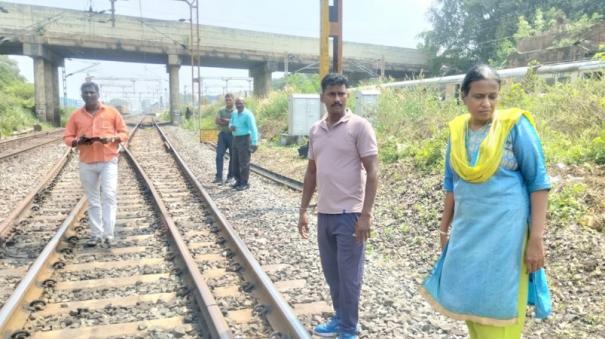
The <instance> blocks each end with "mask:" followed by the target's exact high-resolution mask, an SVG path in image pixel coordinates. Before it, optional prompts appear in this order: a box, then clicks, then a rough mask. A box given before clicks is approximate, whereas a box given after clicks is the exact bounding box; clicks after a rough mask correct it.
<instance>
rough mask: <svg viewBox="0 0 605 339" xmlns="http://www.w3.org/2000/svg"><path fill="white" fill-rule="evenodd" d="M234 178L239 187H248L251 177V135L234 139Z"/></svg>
mask: <svg viewBox="0 0 605 339" xmlns="http://www.w3.org/2000/svg"><path fill="white" fill-rule="evenodd" d="M232 149H233V168H234V172H233V174H234V176H233V177H234V178H235V180H236V181H237V183H238V184H239V185H247V184H248V177H250V135H249V134H246V135H240V136H234V137H233V148H232Z"/></svg>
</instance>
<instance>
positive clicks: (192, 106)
mask: <svg viewBox="0 0 605 339" xmlns="http://www.w3.org/2000/svg"><path fill="white" fill-rule="evenodd" d="M187 5H189V56H190V57H191V88H192V89H193V86H194V82H195V74H194V73H193V72H194V70H193V7H192V6H193V1H192V2H191V3H189V2H187ZM191 111H192V112H195V98H194V97H193V91H192V93H191Z"/></svg>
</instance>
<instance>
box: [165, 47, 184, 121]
mask: <svg viewBox="0 0 605 339" xmlns="http://www.w3.org/2000/svg"><path fill="white" fill-rule="evenodd" d="M180 68H181V58H180V57H179V56H178V55H173V54H171V55H169V56H168V65H167V66H166V71H167V72H168V87H169V88H168V91H169V93H170V121H171V122H172V123H173V124H178V123H179V122H180V121H181V113H180V112H179V102H180V99H179V69H180Z"/></svg>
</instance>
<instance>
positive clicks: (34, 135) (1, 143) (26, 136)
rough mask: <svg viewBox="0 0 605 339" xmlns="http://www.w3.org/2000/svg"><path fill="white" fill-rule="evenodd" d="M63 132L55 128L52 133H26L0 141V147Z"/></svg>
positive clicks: (62, 129) (61, 129)
mask: <svg viewBox="0 0 605 339" xmlns="http://www.w3.org/2000/svg"><path fill="white" fill-rule="evenodd" d="M64 130H65V129H64V128H57V129H55V130H52V131H45V132H33V133H27V134H24V135H19V136H17V137H14V138H6V139H0V147H1V146H4V145H5V144H8V143H11V142H15V141H23V140H26V139H31V138H37V137H39V136H43V135H49V134H52V133H58V132H63V131H64Z"/></svg>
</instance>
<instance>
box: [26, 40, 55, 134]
mask: <svg viewBox="0 0 605 339" xmlns="http://www.w3.org/2000/svg"><path fill="white" fill-rule="evenodd" d="M23 54H25V55H29V56H31V57H32V58H33V59H34V89H35V104H36V116H37V117H38V119H39V120H40V121H46V122H49V123H51V124H53V125H54V126H59V125H60V124H61V112H60V110H59V107H60V106H59V69H58V67H60V66H63V59H62V58H58V57H56V56H55V55H54V53H53V52H52V51H51V50H50V49H49V48H48V47H46V46H44V45H42V44H28V43H24V44H23Z"/></svg>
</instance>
